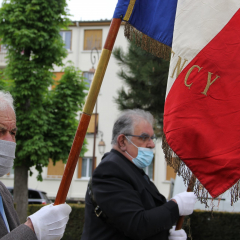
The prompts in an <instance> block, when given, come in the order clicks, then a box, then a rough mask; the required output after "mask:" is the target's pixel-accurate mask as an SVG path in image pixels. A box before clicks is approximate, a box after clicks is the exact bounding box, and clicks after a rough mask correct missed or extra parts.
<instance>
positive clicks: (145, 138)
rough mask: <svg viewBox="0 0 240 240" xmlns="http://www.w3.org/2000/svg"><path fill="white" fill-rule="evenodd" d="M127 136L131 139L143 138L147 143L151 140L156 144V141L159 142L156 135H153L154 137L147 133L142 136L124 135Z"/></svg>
mask: <svg viewBox="0 0 240 240" xmlns="http://www.w3.org/2000/svg"><path fill="white" fill-rule="evenodd" d="M124 135H125V136H130V137H139V138H141V139H142V140H143V141H144V142H146V141H147V140H148V141H150V140H152V141H153V142H154V143H155V142H156V140H157V137H156V136H155V135H153V136H151V137H150V136H149V135H148V134H146V133H143V134H141V135H132V134H124Z"/></svg>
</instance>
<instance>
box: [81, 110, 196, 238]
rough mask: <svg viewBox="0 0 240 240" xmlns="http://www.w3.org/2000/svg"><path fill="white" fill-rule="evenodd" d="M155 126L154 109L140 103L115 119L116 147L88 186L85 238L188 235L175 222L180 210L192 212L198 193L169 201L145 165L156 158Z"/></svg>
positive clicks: (96, 171) (180, 212)
mask: <svg viewBox="0 0 240 240" xmlns="http://www.w3.org/2000/svg"><path fill="white" fill-rule="evenodd" d="M152 126H153V117H152V115H151V114H150V113H149V112H145V111H143V110H139V109H135V110H127V111H125V112H123V114H122V115H121V116H120V117H119V118H118V119H117V120H116V122H115V124H114V127H113V133H112V146H113V148H112V150H111V151H110V152H109V153H107V154H105V155H104V156H103V159H102V161H101V163H100V164H99V166H98V167H97V168H96V169H95V171H94V173H93V177H92V181H91V182H90V183H89V186H88V190H87V194H86V207H85V225H84V229H83V235H82V240H89V239H91V240H110V239H114V240H116V239H121V240H125V239H148V240H167V239H170V240H186V239H187V236H186V233H185V231H184V230H183V229H181V230H178V231H175V229H174V227H173V225H174V224H175V222H176V221H177V219H178V218H179V216H182V215H189V214H191V213H192V212H193V208H194V204H195V202H196V196H195V195H194V193H187V192H184V193H180V194H178V195H177V196H175V197H174V198H173V199H171V200H170V201H168V202H167V201H166V199H165V197H164V196H163V195H162V194H161V193H159V191H158V189H157V188H156V186H155V185H154V184H153V182H152V181H151V180H150V179H149V177H148V176H147V175H146V174H145V172H144V171H143V169H144V168H145V167H147V166H149V165H150V164H151V162H152V160H153V148H154V147H155V144H154V138H155V137H154V131H153V127H152ZM172 227H173V228H172ZM170 229H171V230H170Z"/></svg>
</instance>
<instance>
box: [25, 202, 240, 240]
mask: <svg viewBox="0 0 240 240" xmlns="http://www.w3.org/2000/svg"><path fill="white" fill-rule="evenodd" d="M69 205H70V206H71V207H72V212H71V214H70V218H69V221H68V224H67V227H66V230H65V233H64V236H63V238H62V239H63V240H80V239H81V236H82V229H83V224H84V205H83V204H69ZM41 207H42V205H29V208H28V211H29V212H28V214H32V213H34V212H36V211H38V210H39V209H40V208H41ZM183 229H185V231H186V233H187V234H188V240H239V239H240V213H229V212H206V211H194V212H193V214H192V215H191V216H187V217H185V221H184V225H183Z"/></svg>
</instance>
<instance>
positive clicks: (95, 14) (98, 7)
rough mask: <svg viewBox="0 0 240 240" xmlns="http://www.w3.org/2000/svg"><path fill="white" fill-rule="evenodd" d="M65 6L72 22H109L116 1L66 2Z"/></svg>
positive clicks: (72, 0)
mask: <svg viewBox="0 0 240 240" xmlns="http://www.w3.org/2000/svg"><path fill="white" fill-rule="evenodd" d="M67 4H68V8H69V10H70V14H72V15H73V16H72V17H71V18H70V19H71V20H73V21H77V20H79V21H80V20H81V21H85V20H100V19H108V20H111V19H112V16H113V13H114V10H115V7H116V5H117V0H67Z"/></svg>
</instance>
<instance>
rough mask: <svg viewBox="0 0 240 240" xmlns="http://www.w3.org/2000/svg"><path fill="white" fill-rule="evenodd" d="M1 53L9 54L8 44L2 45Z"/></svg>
mask: <svg viewBox="0 0 240 240" xmlns="http://www.w3.org/2000/svg"><path fill="white" fill-rule="evenodd" d="M0 51H1V52H2V53H6V52H7V45H6V44H2V45H0Z"/></svg>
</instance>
